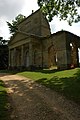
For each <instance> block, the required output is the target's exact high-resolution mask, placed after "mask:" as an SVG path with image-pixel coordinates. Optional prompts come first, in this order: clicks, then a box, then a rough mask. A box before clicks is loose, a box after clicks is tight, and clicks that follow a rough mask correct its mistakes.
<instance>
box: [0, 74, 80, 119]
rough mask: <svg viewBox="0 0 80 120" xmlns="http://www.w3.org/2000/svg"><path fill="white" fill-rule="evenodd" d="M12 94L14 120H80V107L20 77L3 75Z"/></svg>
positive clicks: (12, 116)
mask: <svg viewBox="0 0 80 120" xmlns="http://www.w3.org/2000/svg"><path fill="white" fill-rule="evenodd" d="M0 79H1V80H4V82H5V84H6V86H7V88H8V92H9V94H10V99H11V104H12V106H13V112H12V113H11V118H12V120H80V106H77V105H76V104H75V103H73V102H71V101H69V100H66V99H65V98H64V97H63V96H60V95H59V94H57V93H56V92H53V91H52V90H50V89H49V88H46V87H44V86H42V85H40V84H37V83H35V82H33V81H31V80H29V79H27V78H25V77H22V76H18V75H6V74H1V75H0Z"/></svg>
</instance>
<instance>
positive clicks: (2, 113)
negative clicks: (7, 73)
mask: <svg viewBox="0 0 80 120" xmlns="http://www.w3.org/2000/svg"><path fill="white" fill-rule="evenodd" d="M9 107H10V104H9V102H8V96H7V92H6V89H5V87H4V83H3V81H2V80H0V120H9V119H10V115H9V109H10V108H9Z"/></svg>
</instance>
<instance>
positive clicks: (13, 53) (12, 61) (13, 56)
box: [9, 43, 32, 67]
mask: <svg viewBox="0 0 80 120" xmlns="http://www.w3.org/2000/svg"><path fill="white" fill-rule="evenodd" d="M17 49H18V48H17V47H15V48H12V49H9V67H18V66H17V56H18V52H17ZM19 49H20V52H21V53H20V55H21V56H20V61H21V62H20V66H21V67H23V66H24V67H25V63H24V60H25V58H24V57H26V55H24V54H25V53H26V49H25V50H24V45H22V46H20V47H19ZM28 51H29V66H31V65H32V44H31V43H29V50H28Z"/></svg>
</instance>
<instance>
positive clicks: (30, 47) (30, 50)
mask: <svg viewBox="0 0 80 120" xmlns="http://www.w3.org/2000/svg"><path fill="white" fill-rule="evenodd" d="M32 61H33V60H32V44H31V43H29V66H32Z"/></svg>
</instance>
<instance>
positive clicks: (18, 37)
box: [9, 32, 27, 45]
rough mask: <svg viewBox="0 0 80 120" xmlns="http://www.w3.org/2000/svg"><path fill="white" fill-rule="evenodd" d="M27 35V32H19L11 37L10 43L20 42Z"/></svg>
mask: <svg viewBox="0 0 80 120" xmlns="http://www.w3.org/2000/svg"><path fill="white" fill-rule="evenodd" d="M26 37H27V35H26V34H22V33H19V32H18V33H16V34H14V35H13V36H12V37H11V39H10V41H9V45H10V44H13V43H16V42H19V41H21V40H24V39H25V38H26Z"/></svg>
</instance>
